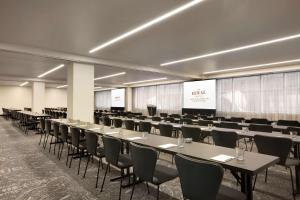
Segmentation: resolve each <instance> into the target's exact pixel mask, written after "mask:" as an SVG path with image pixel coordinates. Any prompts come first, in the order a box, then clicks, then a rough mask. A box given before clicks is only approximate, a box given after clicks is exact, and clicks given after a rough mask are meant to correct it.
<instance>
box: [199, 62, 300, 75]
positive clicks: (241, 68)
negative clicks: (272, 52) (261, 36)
mask: <svg viewBox="0 0 300 200" xmlns="http://www.w3.org/2000/svg"><path fill="white" fill-rule="evenodd" d="M297 62H300V59H295V60H286V61H280V62H272V63H264V64H258V65H250V66H244V67H236V68H231V69H222V70H216V71H209V72H203V74H204V75H209V74H219V73H226V72H232V71H239V70H247V69H256V68H260V67H267V66H272V65H281V64H291V63H297Z"/></svg>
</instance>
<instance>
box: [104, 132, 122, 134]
mask: <svg viewBox="0 0 300 200" xmlns="http://www.w3.org/2000/svg"><path fill="white" fill-rule="evenodd" d="M117 133H119V132H107V133H104V134H105V135H113V134H117Z"/></svg>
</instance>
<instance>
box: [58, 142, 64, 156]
mask: <svg viewBox="0 0 300 200" xmlns="http://www.w3.org/2000/svg"><path fill="white" fill-rule="evenodd" d="M64 146H65V143H64V142H63V143H62V147H61V149H60V153H59V157H58V160H60V159H61V154H62V152H63V149H64Z"/></svg>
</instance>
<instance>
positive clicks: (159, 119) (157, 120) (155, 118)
mask: <svg viewBox="0 0 300 200" xmlns="http://www.w3.org/2000/svg"><path fill="white" fill-rule="evenodd" d="M152 121H155V122H160V121H161V118H160V117H152Z"/></svg>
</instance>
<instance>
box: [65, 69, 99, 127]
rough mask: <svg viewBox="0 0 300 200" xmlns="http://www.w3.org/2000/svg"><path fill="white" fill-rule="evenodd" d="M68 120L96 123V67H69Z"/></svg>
mask: <svg viewBox="0 0 300 200" xmlns="http://www.w3.org/2000/svg"><path fill="white" fill-rule="evenodd" d="M68 118H71V119H77V120H81V121H85V122H93V121H94V65H88V64H82V63H73V64H71V65H70V66H68Z"/></svg>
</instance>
